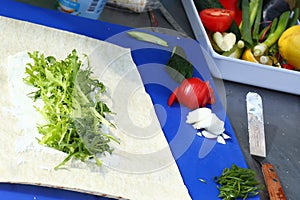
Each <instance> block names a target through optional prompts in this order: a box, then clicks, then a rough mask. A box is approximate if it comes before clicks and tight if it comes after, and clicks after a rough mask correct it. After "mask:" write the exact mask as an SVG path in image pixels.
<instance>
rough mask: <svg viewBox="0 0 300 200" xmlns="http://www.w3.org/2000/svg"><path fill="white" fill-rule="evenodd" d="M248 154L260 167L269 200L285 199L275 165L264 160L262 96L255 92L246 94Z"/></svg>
mask: <svg viewBox="0 0 300 200" xmlns="http://www.w3.org/2000/svg"><path fill="white" fill-rule="evenodd" d="M246 103H247V117H248V132H249V146H250V154H251V156H252V157H253V159H254V160H255V161H257V162H258V163H259V164H260V165H261V168H262V173H263V176H264V180H265V184H266V186H267V190H268V194H269V198H270V200H286V197H285V194H284V190H283V188H282V186H281V183H280V180H279V178H278V175H277V173H276V171H275V167H274V166H273V165H272V164H270V163H268V162H266V145H265V132H264V118H263V105H262V98H261V96H260V95H259V94H257V93H255V92H248V93H247V96H246Z"/></svg>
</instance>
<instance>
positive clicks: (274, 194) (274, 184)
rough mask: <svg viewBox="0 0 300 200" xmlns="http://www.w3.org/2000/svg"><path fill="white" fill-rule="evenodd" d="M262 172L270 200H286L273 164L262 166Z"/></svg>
mask: <svg viewBox="0 0 300 200" xmlns="http://www.w3.org/2000/svg"><path fill="white" fill-rule="evenodd" d="M262 172H263V175H264V178H265V182H266V185H267V189H268V193H269V197H270V200H286V197H285V194H284V191H283V188H282V186H281V183H280V181H279V178H278V176H277V173H276V171H275V168H274V166H273V165H272V164H269V163H264V164H262Z"/></svg>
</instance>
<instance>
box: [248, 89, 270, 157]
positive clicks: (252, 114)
mask: <svg viewBox="0 0 300 200" xmlns="http://www.w3.org/2000/svg"><path fill="white" fill-rule="evenodd" d="M246 102H247V117H248V132H249V146H250V154H251V155H256V156H261V157H266V145H265V131H264V118H263V107H262V99H261V96H260V95H259V94H257V93H255V92H248V94H247V96H246Z"/></svg>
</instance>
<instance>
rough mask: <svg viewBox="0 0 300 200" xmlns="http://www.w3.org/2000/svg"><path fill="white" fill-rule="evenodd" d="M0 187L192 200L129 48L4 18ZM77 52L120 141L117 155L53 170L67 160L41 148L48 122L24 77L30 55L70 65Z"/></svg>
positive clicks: (0, 24) (0, 21)
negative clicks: (99, 87)
mask: <svg viewBox="0 0 300 200" xmlns="http://www.w3.org/2000/svg"><path fill="white" fill-rule="evenodd" d="M0 41H1V46H0V73H1V76H0V89H1V94H2V95H0V105H1V108H0V119H1V122H2V123H1V124H0V134H1V137H0V144H1V146H2V150H1V151H0V174H1V176H0V182H8V183H25V184H33V185H43V186H49V187H57V188H63V189H68V190H74V191H81V192H86V193H91V194H96V195H103V196H109V197H113V198H123V199H144V200H145V199H151V200H153V199H180V200H184V199H191V197H190V195H189V193H188V190H187V188H186V186H185V184H184V182H183V180H182V178H181V175H180V172H179V169H178V167H177V165H176V162H175V161H174V158H173V156H172V153H171V151H170V148H169V146H168V143H167V141H166V139H165V136H164V134H163V132H162V130H161V127H160V124H159V122H158V119H157V117H156V115H155V112H154V107H153V104H152V102H151V98H150V96H149V95H148V94H147V93H146V91H145V89H144V86H143V83H142V80H141V78H140V75H139V73H138V71H137V68H136V66H135V64H134V62H133V60H132V58H131V53H130V49H126V48H122V47H119V46H116V45H114V44H110V43H107V42H104V41H99V40H96V39H92V38H88V37H85V36H82V35H77V34H74V33H70V32H66V31H62V30H57V29H53V28H49V27H45V26H41V25H36V24H32V23H29V22H24V21H19V20H14V19H10V18H6V17H0ZM73 49H76V50H77V52H78V54H79V55H81V56H82V57H83V55H84V54H87V55H88V57H89V58H90V62H91V66H92V69H93V70H94V75H95V76H96V77H97V78H98V79H99V80H100V81H102V82H103V83H104V84H105V85H106V87H107V89H108V91H107V96H106V98H105V101H106V102H107V104H108V105H109V106H110V107H111V109H112V110H113V111H114V112H116V113H117V114H116V116H113V117H112V120H114V121H115V124H116V126H117V128H116V129H111V130H110V131H112V133H113V134H114V135H115V136H116V137H118V138H119V139H120V140H121V144H120V145H117V144H114V147H115V151H114V152H113V154H112V155H107V156H105V157H103V158H102V160H103V166H102V167H101V168H99V167H98V166H96V165H95V163H94V162H93V161H87V162H84V163H83V162H81V161H78V160H72V161H71V162H69V163H68V165H67V168H66V169H60V170H54V169H53V168H54V167H55V166H56V165H57V164H59V163H60V162H61V161H62V160H63V159H64V158H65V157H66V154H65V153H62V152H59V151H56V150H54V149H50V148H48V147H44V146H41V145H39V144H38V143H37V140H36V137H39V134H38V132H37V129H36V123H39V122H42V118H41V116H39V114H38V113H37V112H36V111H35V110H34V108H33V102H32V101H31V100H30V99H28V97H27V96H26V94H27V92H29V91H30V89H31V88H29V87H28V86H26V85H24V84H23V82H22V77H23V76H24V70H25V65H26V63H28V62H30V59H29V58H28V56H27V52H33V51H39V52H40V53H43V54H45V55H52V56H55V57H56V58H58V59H64V58H65V57H66V56H67V55H68V54H69V53H70V52H71V51H72V50H73Z"/></svg>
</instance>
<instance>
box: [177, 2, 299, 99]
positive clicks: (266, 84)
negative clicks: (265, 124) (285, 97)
mask: <svg viewBox="0 0 300 200" xmlns="http://www.w3.org/2000/svg"><path fill="white" fill-rule="evenodd" d="M182 4H183V7H184V9H185V11H186V14H187V17H188V19H189V21H190V24H191V26H192V29H193V32H194V35H195V38H196V40H197V41H198V42H199V43H200V45H201V49H202V51H203V54H204V55H205V58H206V61H207V63H208V67H209V70H210V72H211V74H212V76H213V77H214V78H218V79H223V80H228V81H233V82H238V83H243V84H248V85H253V86H258V87H262V88H267V89H271V90H276V91H280V92H286V93H291V94H297V95H300V72H299V71H294V70H287V69H283V68H277V67H272V66H267V65H263V64H257V63H251V62H248V61H244V60H240V59H235V58H229V57H225V56H222V55H220V54H218V53H216V52H215V51H214V49H213V48H212V45H211V44H210V41H209V39H208V36H207V34H206V31H205V28H204V26H203V24H202V22H201V20H200V17H199V15H198V11H197V9H196V6H195V4H194V2H193V0H182Z"/></svg>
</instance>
